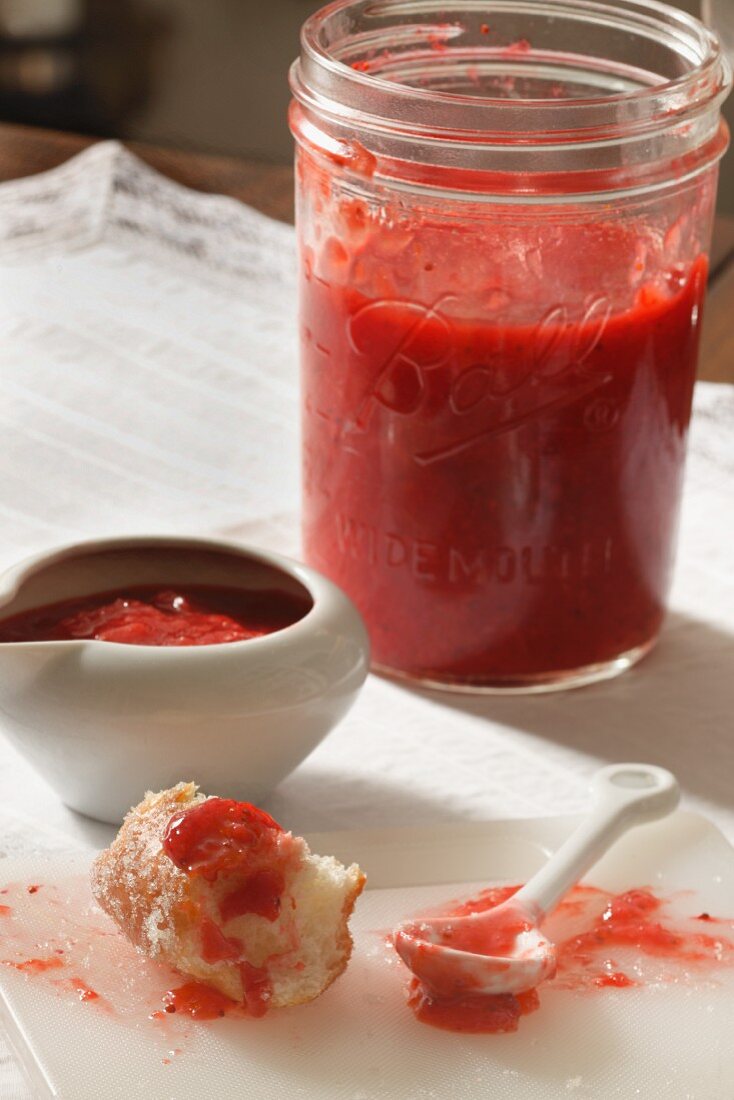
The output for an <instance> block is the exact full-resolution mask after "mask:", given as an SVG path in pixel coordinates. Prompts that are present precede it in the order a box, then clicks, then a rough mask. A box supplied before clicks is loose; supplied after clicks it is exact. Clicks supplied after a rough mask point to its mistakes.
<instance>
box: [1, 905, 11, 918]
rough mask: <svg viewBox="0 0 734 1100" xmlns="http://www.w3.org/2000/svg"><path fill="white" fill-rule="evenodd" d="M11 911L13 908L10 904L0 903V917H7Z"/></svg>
mask: <svg viewBox="0 0 734 1100" xmlns="http://www.w3.org/2000/svg"><path fill="white" fill-rule="evenodd" d="M12 912H13V910H12V907H11V906H10V905H0V917H7V916H8V915H9V914H10V913H12Z"/></svg>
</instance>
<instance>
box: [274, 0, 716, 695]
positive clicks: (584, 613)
mask: <svg viewBox="0 0 734 1100" xmlns="http://www.w3.org/2000/svg"><path fill="white" fill-rule="evenodd" d="M291 83H292V89H293V96H294V100H293V104H292V108H291V127H292V130H293V133H294V135H295V137H296V141H297V178H298V228H299V240H300V274H301V279H300V283H301V341H302V376H303V391H302V392H303V471H304V482H303V536H304V553H305V556H306V558H307V560H308V561H309V563H310V564H312V565H314V566H316V567H317V568H318V569H321V570H322V571H323V572H324V573H326V574H327V575H328V576H330V577H331V578H332V579H333V580H334V581H336V583H337V584H339V585H341V587H342V588H344V589H345V590H346V591H347V592H348V593H349V595H350V596H351V597H352V598H353V600H354V601H355V603H356V604H357V606H358V607H359V609H360V610H361V612H362V614H363V615H364V618H365V620H366V622H367V626H368V629H369V632H370V636H371V640H372V646H373V657H374V662H375V665H376V667H377V669H379V670H382V671H386V672H388V673H391V674H395V675H399V676H402V677H406V678H409V679H411V680H417V681H422V682H424V683H429V684H433V685H439V686H442V687H451V688H455V689H464V690H467V689H468V690H474V691H476V690H510V691H513V690H514V691H518V690H522V691H529V690H549V689H550V688H557V687H566V686H573V685H577V684H581V683H586V682H590V681H593V680H597V679H601V678H603V677H607V676H610V675H613V674H615V673H617V672H620V671H621V670H623V669H625V668H627V667H629V666H630V665H631V664H633V663H634V662H635V661H637V660H639V659H640V658H641V657H642V656H643V655H644V654H645V653H647V651H648V650H649V649H650V647H651V646H652V645H653V644H654V642H655V639H656V637H657V635H658V632H659V630H660V626H661V621H662V618H663V613H664V608H665V602H666V598H667V593H668V589H669V585H670V579H671V566H672V561H673V554H674V544H675V538H676V527H677V523H678V513H679V504H680V496H681V480H682V473H683V462H684V454H685V445H686V435H687V430H688V423H689V417H690V411H691V396H692V389H693V381H694V374H695V369H696V357H697V347H698V339H699V332H700V326H701V311H702V303H703V297H704V292H705V286H706V275H707V250H708V247H709V242H710V234H711V225H712V219H713V212H714V203H715V195H716V182H717V166H718V161H719V159H720V157H721V156H722V154H723V152H724V151H725V149H726V145H727V133H726V128H725V126H724V124H723V122H722V121H721V119H720V113H719V109H720V105H721V102H722V100H723V99H724V97H725V95H726V93H727V91H728V88H729V84H730V71H729V68H728V64H727V62H726V60H725V59H724V58H723V57H722V54H721V52H720V49H719V46H718V44H717V41H716V39H715V38H714V37H713V36H712V35H711V33H710V32H709V31H707V30H706V29H705V27H703V25H702V24H701V23H699V22H698V21H697V20H695V19H693V18H692V17H690V16H687V15H685V14H684V13H682V12H680V11H678V10H676V9H673V8H670V7H667V6H665V5H663V4H660V3H656V2H654V0H619V2H617V3H616V4H614V5H612V4H609V3H602V2H596V0H523V3H522V4H518V3H517V2H516V0H481V3H478V2H476V0H463V2H461V0H440V2H439V0H387V2H380V0H337V2H336V3H333V4H331V5H330V6H328V7H326V8H324V9H323V10H322V11H320V12H318V13H317V14H316V15H314V16H312V17H311V18H310V19H309V20H308V21H307V22H306V24H305V26H304V29H303V36H302V52H301V57H300V59H299V60H298V61H297V62H296V63H295V65H294V67H293V70H292V77H291Z"/></svg>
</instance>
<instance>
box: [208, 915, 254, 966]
mask: <svg viewBox="0 0 734 1100" xmlns="http://www.w3.org/2000/svg"><path fill="white" fill-rule="evenodd" d="M200 937H201V957H202V959H203V960H204V962H207V963H218V962H224V961H227V962H231V961H232V960H233V959H239V958H240V956H241V955H242V952H243V951H244V944H243V943H242V940H239V939H237V937H236V936H225V934H224V932H222V930H221V928H219V926H218V925H216V924H215V923H214V921H211V920H209V919H208V917H204V919H203V920H202V922H201V930H200Z"/></svg>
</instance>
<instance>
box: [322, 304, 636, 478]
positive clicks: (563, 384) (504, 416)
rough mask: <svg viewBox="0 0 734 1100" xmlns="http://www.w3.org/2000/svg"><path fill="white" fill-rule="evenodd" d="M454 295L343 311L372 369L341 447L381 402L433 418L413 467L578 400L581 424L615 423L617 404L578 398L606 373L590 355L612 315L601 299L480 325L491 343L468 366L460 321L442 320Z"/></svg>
mask: <svg viewBox="0 0 734 1100" xmlns="http://www.w3.org/2000/svg"><path fill="white" fill-rule="evenodd" d="M455 301H456V298H455V296H454V295H450V294H447V295H444V296H442V297H441V298H439V299H438V300H437V301H436V302H435V303H433V305H430V306H426V305H423V304H421V303H418V302H412V301H410V300H408V299H392V300H388V299H384V300H378V301H373V302H370V303H368V304H367V305H364V306H362V307H361V308H360V309H358V310H357V311H356V313H354V314H353V315H352V316H351V317H350V319H349V323H348V324H349V327H348V339H349V344H350V347H351V349H352V351H353V352H354V354H355V355H357V356H365V357H369V358H370V360H371V361H373V362H377V363H379V364H380V367H379V369H378V370H377V372H376V373H375V374H374V375H373V376H372V381H371V384H370V386H369V388H368V389H367V391H366V392H365V394H364V396H363V397H362V399H361V400H360V402H359V404H358V407H357V408H356V410H355V414H354V416H353V417H352V419H351V420H350V421H349V422H348V423H347V424H345V425H344V429H343V441H344V443H345V446H347V447H349V448H350V449H354V447H353V444H355V443H356V442H357V437H358V436H359V435H360V434H364V433H365V432H367V430H368V427H369V425H370V422H371V419H372V417H373V416H374V415H375V414H376V411H377V410H378V409H379V408H380V407H382V408H383V409H385V410H387V411H388V412H390V413H392V414H397V415H398V416H401V417H406V418H415V419H416V420H418V418H419V417H421V415H426V413H427V410H430V415H431V417H433V418H434V419H433V423H434V426H435V417H436V416H439V417H440V427H441V432H440V434H441V437H442V441H441V442H440V443H438V444H437V445H431V446H427V447H426V448H425V449H422V448H420V447H418V448H417V449H415V450H414V452H413V457H414V459H415V461H416V462H417V463H418V464H419V465H421V466H428V465H431V464H433V463H435V462H439V461H441V460H443V459H446V458H449V457H451V456H453V455H456V454H460V453H462V452H464V451H467V450H468V449H470V448H473V447H475V446H477V445H478V444H480V443H481V442H482V441H484V440H488V439H491V438H493V437H496V436H498V435H502V434H504V433H507V432H511V431H514V430H515V429H517V428H519V427H520V426H521V425H524V424H527V423H530V422H532V421H535V420H539V419H541V418H542V417H543V416H546V415H550V414H551V413H553V412H556V411H558V410H560V409H562V408H564V407H566V406H568V405H572V404H575V403H579V404H581V405H582V408H583V410H584V411H583V413H582V419H583V424H584V425H585V426H586V428H588V429H589V430H591V431H600V432H601V431H607V430H609V429H610V428H612V427H614V425H615V424H616V423H617V421H618V419H619V415H620V412H621V409H620V407H619V405H618V404H615V403H613V402H611V401H608V400H603V399H601V398H597V399H596V400H592V401H591V402H588V401H587V402H586V403H585V404H583V402H584V399H585V398H589V397H591V396H592V395H593V394H595V393H596V391H598V390H599V389H601V388H602V387H604V386H605V385H607V383H609V382H610V381H611V379H612V375H611V374H609V373H605V372H604V371H603V370H600V369H599V368H598V367H597V366H596V364H595V361H594V354H593V353H594V351H595V350H596V349H597V348H598V347H599V345H600V341H601V339H602V336H603V334H604V331H605V329H606V326H607V323H608V321H609V317H610V314H611V303H610V302H609V300H608V299H607V298H606V297H597V298H594V299H593V300H592V301H591V302H589V303H587V306H586V308H585V310H584V312H583V315H582V316H581V317H580V318H579V319H575V320H570V319H569V316H568V310H567V309H566V307H564V306H553V307H552V308H550V309H548V310H547V311H546V312H545V314H544V315H543V317H542V318H541V319H540V321H538V322H537V323H535V324H534V325H527V326H520V325H518V326H516V327H515V329H514V330H513V329H511V328H508V329H506V330H502V329H501V328H500V327H499V326H498V327H497V328H496V329H494V330H492V329H489V328H488V330H487V331H488V332H490V333H492V332H493V333H494V337H493V342H492V340H490V341H483V345H481V346H479V347H478V348H477V361H476V362H471V361H469V362H468V363H467V362H466V359H467V344H468V341H467V337H466V334H465V333H462V331H461V326H462V322H461V321H460V320H455V319H454V318H453V317H452V316H450V307H451V305H452V303H453V302H455ZM507 334H511V337H512V339H513V341H514V344H513V345H512V346H511V351H510V353H509V354H508V352H507V351H506V349H505V347H504V345H503V340H507V339H509V338H510V337H509V336H508V335H507ZM484 345H486V346H484ZM459 359H461V361H459ZM444 436H446V438H445V439H444V438H443V437H444Z"/></svg>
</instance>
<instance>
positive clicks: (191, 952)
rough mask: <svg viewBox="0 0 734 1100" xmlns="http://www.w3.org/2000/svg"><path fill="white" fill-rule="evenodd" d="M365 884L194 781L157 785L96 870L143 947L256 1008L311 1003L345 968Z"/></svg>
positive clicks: (113, 912) (95, 884)
mask: <svg viewBox="0 0 734 1100" xmlns="http://www.w3.org/2000/svg"><path fill="white" fill-rule="evenodd" d="M364 882H365V878H364V875H363V874H362V872H361V870H360V869H359V867H358V866H357V865H356V864H352V866H351V867H344V866H343V865H342V864H341V863H339V862H338V860H336V859H333V858H331V857H330V856H317V855H313V854H312V853H311V852H310V851H309V848H308V845H307V844H306V842H305V840H303V839H302V838H300V837H294V836H293V835H292V834H291V833H286V832H284V831H283V830H282V829H280V826H278V825H277V823H276V822H274V821H273V820H272V818H270V817H269V816H268V815H267V814H264V813H263V812H262V811H259V810H257V809H255V807H252V806H249V804H248V803H235V802H232V801H229V800H224V799H216V798H214V799H207V798H205V796H204V795H202V794H199V793H198V792H197V788H196V787H195V786H194V784H193V783H179V784H178V786H176V787H173V788H172V789H171V790H166V791H160V792H158V793H157V794H153V793H148V794H147V795H146V796H145V798H144V799H143V801H142V802H141V803H140V805H138V806H136V807H134V808H133V809H132V810H131V811H130V813H129V814H128V815H127V817H126V818H125V821H124V822H123V824H122V827H121V828H120V831H119V833H118V834H117V837H116V838H115V840H114V841H113V842H112V844H111V846H110V847H109V848H108V849H107V850H106V851H104V852H102V853H101V854H100V855H99V856H98V858H97V859H96V860H95V863H94V865H93V868H92V890H93V893H94V896H95V898H96V899H97V901H98V902H99V904H100V905H101V906H102V908H103V909H104V910H105V911H106V912H107V913H109V915H110V916H111V917H112V918H113V920H114V921H115V922H116V923H117V925H118V926H119V928H120V929H121V930H122V931H123V932H124V934H125V935H126V936H127V937H128V938H129V939H130V940H131V941H132V942H133V943H134V944H135V946H136V947H138V948H139V949H140V950H141V951H142V952H144V954H146V955H149V956H150V957H151V958H154V959H158V960H160V961H164V962H166V963H168V964H169V965H171V966H173V967H175V969H176V970H179V971H181V973H183V974H187V975H190V976H191V977H193V978H195V979H197V980H198V981H201V982H204V983H205V984H207V985H209V986H212V987H214V988H215V989H218V990H219V991H220V992H221V993H223V994H225V995H226V996H228V997H230V998H232V1000H234V1001H237V1002H241V1003H244V1004H247V1005H248V1006H249V1009H250V1011H251V1012H253V1014H260V1013H262V1012H263V1011H264V1010H265V1008H267V1007H271V1006H272V1007H284V1006H286V1005H297V1004H302V1003H304V1002H306V1001H311V1000H313V999H314V997H318V995H319V994H320V993H322V992H323V991H324V990H325V989H326V988H327V986H329V985H331V983H332V982H333V981H334V979H335V978H337V977H338V976H339V974H341V972H342V971H343V970H344V968H345V967H346V965H347V962H348V960H349V956H350V954H351V950H352V938H351V936H350V934H349V928H348V924H347V922H348V920H349V917H350V915H351V913H352V910H353V908H354V904H355V901H356V899H357V897H358V896H359V894H360V893H361V891H362V888H363V886H364Z"/></svg>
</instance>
